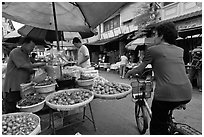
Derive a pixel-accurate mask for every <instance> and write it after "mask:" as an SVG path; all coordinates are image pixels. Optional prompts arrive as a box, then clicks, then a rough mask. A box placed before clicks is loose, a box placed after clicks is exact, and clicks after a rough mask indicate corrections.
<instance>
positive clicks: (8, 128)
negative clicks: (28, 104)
mask: <svg viewBox="0 0 204 137" xmlns="http://www.w3.org/2000/svg"><path fill="white" fill-rule="evenodd" d="M38 124H39V121H38V120H37V119H36V118H35V117H33V116H31V114H24V115H20V114H19V115H5V116H4V115H3V116H2V134H3V135H29V134H30V133H31V132H33V131H34V130H35V129H36V127H37V126H38Z"/></svg>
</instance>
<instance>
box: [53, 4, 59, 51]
mask: <svg viewBox="0 0 204 137" xmlns="http://www.w3.org/2000/svg"><path fill="white" fill-rule="evenodd" d="M52 7H53V15H54V22H55V33H56V37H57V50H58V51H59V50H60V48H59V37H58V29H57V17H56V11H55V3H54V2H52Z"/></svg>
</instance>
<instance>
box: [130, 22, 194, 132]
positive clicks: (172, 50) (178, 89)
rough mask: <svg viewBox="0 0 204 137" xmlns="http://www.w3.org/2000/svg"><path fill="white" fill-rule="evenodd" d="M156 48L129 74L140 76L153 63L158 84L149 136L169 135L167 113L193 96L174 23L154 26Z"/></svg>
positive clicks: (152, 108)
mask: <svg viewBox="0 0 204 137" xmlns="http://www.w3.org/2000/svg"><path fill="white" fill-rule="evenodd" d="M154 32H155V33H154V45H153V46H151V47H149V48H148V49H147V50H146V53H145V57H144V59H143V62H142V64H141V65H140V66H138V67H137V68H133V69H132V70H129V71H128V72H127V74H126V77H127V78H128V77H129V76H131V75H135V74H137V73H141V72H142V71H143V70H144V68H145V67H146V66H147V65H148V64H151V65H152V68H153V71H154V75H155V81H156V87H155V92H154V98H153V101H152V106H151V111H152V118H151V122H150V134H157V135H159V134H165V135H167V134H168V124H167V122H168V118H169V117H168V113H169V111H170V110H173V109H174V108H176V107H178V106H180V105H181V104H186V103H188V102H189V101H190V100H191V97H192V93H191V92H192V85H191V83H190V81H189V79H188V77H187V75H186V71H185V64H184V61H183V52H184V50H183V49H182V48H180V47H177V46H176V45H175V42H176V38H177V36H178V32H177V30H176V28H175V25H174V24H173V23H172V22H166V23H163V24H161V25H158V26H156V27H155V31H154Z"/></svg>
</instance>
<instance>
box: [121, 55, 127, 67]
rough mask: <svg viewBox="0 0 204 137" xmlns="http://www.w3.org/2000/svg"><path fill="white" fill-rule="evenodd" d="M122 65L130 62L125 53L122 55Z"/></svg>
mask: <svg viewBox="0 0 204 137" xmlns="http://www.w3.org/2000/svg"><path fill="white" fill-rule="evenodd" d="M120 60H121V61H120V65H127V64H128V58H127V57H126V56H125V55H122V56H121V57H120Z"/></svg>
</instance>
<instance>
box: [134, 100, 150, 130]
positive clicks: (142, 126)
mask: <svg viewBox="0 0 204 137" xmlns="http://www.w3.org/2000/svg"><path fill="white" fill-rule="evenodd" d="M135 119H136V124H137V128H138V130H139V132H140V134H145V132H146V130H147V128H148V119H147V113H146V111H145V104H144V102H143V101H141V100H138V101H137V102H135Z"/></svg>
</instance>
